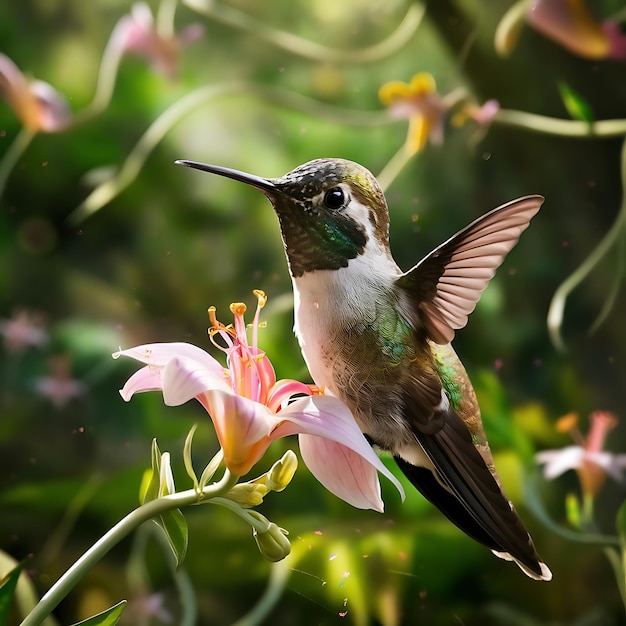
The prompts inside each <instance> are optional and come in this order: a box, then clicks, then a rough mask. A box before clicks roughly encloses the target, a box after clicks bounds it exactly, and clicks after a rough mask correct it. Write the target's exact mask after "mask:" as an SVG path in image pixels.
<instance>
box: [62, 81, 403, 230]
mask: <svg viewBox="0 0 626 626" xmlns="http://www.w3.org/2000/svg"><path fill="white" fill-rule="evenodd" d="M234 94H245V95H247V96H250V95H253V96H256V97H258V98H259V99H261V100H264V101H266V102H269V103H271V104H276V105H278V106H282V107H285V108H289V109H295V110H298V111H301V112H303V113H305V114H308V115H311V116H312V117H320V118H322V119H327V120H329V121H331V122H334V123H336V124H347V125H350V126H379V125H382V124H389V123H390V122H393V121H394V120H391V119H390V118H389V116H388V115H387V114H386V112H384V111H377V112H370V111H351V110H349V109H341V108H340V107H335V106H332V105H328V104H323V103H321V102H318V101H316V100H314V99H312V98H307V97H305V96H301V95H299V94H295V93H291V92H288V91H284V90H282V89H276V88H272V87H266V86H263V85H258V84H255V83H246V82H243V81H242V82H232V83H219V84H216V85H209V86H207V87H201V88H199V89H196V90H195V91H192V92H191V93H189V94H187V95H186V96H185V97H184V98H181V99H180V100H178V101H177V102H175V103H174V104H173V105H172V106H171V107H169V108H168V109H167V110H166V111H164V112H163V113H162V114H161V115H160V116H159V117H158V118H157V119H156V120H155V121H154V122H153V123H152V124H151V125H150V126H149V127H148V129H147V130H146V132H145V133H144V134H143V135H142V136H141V138H140V139H139V141H138V142H137V144H136V145H135V147H134V148H133V149H132V150H131V152H130V154H129V155H128V157H127V158H126V161H125V162H124V164H123V165H122V167H121V168H120V170H119V172H118V173H117V175H116V176H115V177H113V178H111V179H109V180H107V181H105V182H103V183H102V184H101V185H98V187H96V188H95V189H94V190H93V191H92V192H91V193H90V194H89V195H88V196H87V198H85V200H84V201H83V202H82V203H81V204H80V205H79V206H78V207H77V208H76V209H75V210H74V211H73V212H72V213H71V214H70V215H69V217H68V218H67V219H68V221H69V222H70V223H71V224H72V225H76V224H79V223H80V222H82V221H83V220H85V219H87V218H88V217H90V216H91V215H93V214H94V213H96V211H99V210H100V209H101V208H102V207H104V206H105V205H107V204H108V203H109V202H111V200H112V199H113V198H115V197H116V196H117V195H118V194H119V193H120V192H121V191H122V190H124V189H126V187H128V185H130V184H131V183H132V182H133V181H134V180H135V178H136V177H137V175H138V174H139V172H140V171H141V168H142V166H143V164H144V163H145V161H146V159H147V158H148V155H149V154H150V153H151V152H152V150H154V148H155V147H156V145H157V144H158V143H159V142H160V141H161V139H163V137H164V136H165V135H166V134H167V133H168V132H169V131H170V130H171V129H172V127H173V126H174V125H176V124H177V123H178V122H180V121H181V120H182V119H183V118H184V117H185V116H186V115H188V114H189V113H190V112H191V111H193V110H194V109H195V108H196V107H199V106H200V105H202V104H206V103H208V102H210V101H212V100H214V99H216V98H219V97H223V96H228V95H234Z"/></svg>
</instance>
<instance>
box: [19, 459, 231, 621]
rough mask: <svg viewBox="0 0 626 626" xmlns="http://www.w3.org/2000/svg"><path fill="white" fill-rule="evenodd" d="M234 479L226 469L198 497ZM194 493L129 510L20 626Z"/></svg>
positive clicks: (223, 490) (210, 495)
mask: <svg viewBox="0 0 626 626" xmlns="http://www.w3.org/2000/svg"><path fill="white" fill-rule="evenodd" d="M237 480H238V477H236V476H232V475H231V474H230V472H229V471H228V470H226V471H225V472H224V476H223V477H222V479H221V480H220V481H219V482H217V483H214V484H212V485H209V486H208V487H206V488H205V489H204V490H203V492H202V495H203V497H204V499H207V498H213V497H215V496H219V495H220V494H223V493H227V492H228V491H229V490H230V489H232V487H233V486H234V485H235V484H236V483H237ZM198 497H199V496H198V493H197V492H196V491H195V490H194V489H188V490H186V491H181V492H180V493H175V494H172V495H169V496H163V497H162V498H157V499H156V500H151V501H150V502H146V503H145V504H142V505H141V506H140V507H138V508H136V509H135V510H134V511H131V512H130V513H129V514H128V515H127V516H126V517H124V518H123V519H122V520H120V521H119V522H118V523H117V524H116V525H115V526H113V528H111V530H109V531H108V532H107V533H106V534H105V535H104V536H102V537H101V538H100V539H99V540H98V541H97V542H96V543H95V544H94V545H93V546H91V548H89V550H87V552H85V553H84V554H83V555H82V556H81V557H80V558H79V559H78V560H77V561H76V562H75V563H74V564H73V565H72V566H71V567H70V568H69V569H68V570H67V571H66V572H65V573H64V574H63V576H61V578H59V580H57V582H56V583H55V584H54V585H53V586H52V587H51V588H50V589H49V591H48V592H47V593H46V594H45V595H44V596H43V598H42V599H41V600H40V601H39V603H38V604H37V606H36V607H35V608H34V609H33V610H32V611H31V612H30V613H29V614H28V615H27V616H26V618H25V619H24V620H23V621H22V623H21V626H38V625H39V624H41V623H42V621H43V620H44V619H45V618H46V617H47V616H48V615H49V614H50V613H51V612H52V611H53V610H54V609H55V607H56V606H57V605H58V604H59V602H61V600H63V598H65V596H67V594H68V593H69V592H70V591H71V590H72V589H73V587H74V586H75V585H76V583H78V582H79V581H80V580H81V579H82V578H83V576H84V575H85V573H86V572H87V571H88V570H89V569H90V568H91V567H93V566H94V565H95V564H96V563H97V562H98V561H99V560H100V559H101V558H102V557H103V556H104V555H105V554H107V552H109V551H110V550H111V548H113V546H115V545H117V544H118V543H119V542H120V541H121V540H122V539H124V537H126V536H127V535H129V534H130V533H131V532H132V531H134V530H135V529H137V528H138V527H139V526H141V524H143V523H144V522H147V521H148V520H150V519H152V518H153V517H155V516H157V515H160V514H161V513H165V512H166V511H171V510H173V509H178V508H180V507H182V506H187V505H190V504H196V503H197V502H198Z"/></svg>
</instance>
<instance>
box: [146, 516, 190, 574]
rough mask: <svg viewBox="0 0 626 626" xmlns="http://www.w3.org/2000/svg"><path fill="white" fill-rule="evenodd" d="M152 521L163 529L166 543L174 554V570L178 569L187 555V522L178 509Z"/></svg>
mask: <svg viewBox="0 0 626 626" xmlns="http://www.w3.org/2000/svg"><path fill="white" fill-rule="evenodd" d="M154 521H155V523H156V524H158V525H159V526H160V527H161V528H162V529H163V532H164V533H165V536H166V538H167V542H168V544H169V546H170V548H171V550H172V552H173V553H174V558H175V559H176V569H178V568H179V567H180V566H181V565H182V564H183V561H184V560H185V555H186V554H187V543H188V540H189V529H188V528H187V520H186V519H185V516H184V515H183V514H182V513H181V511H180V509H174V510H172V511H167V512H166V513H162V514H161V515H159V517H158V518H155V520H154Z"/></svg>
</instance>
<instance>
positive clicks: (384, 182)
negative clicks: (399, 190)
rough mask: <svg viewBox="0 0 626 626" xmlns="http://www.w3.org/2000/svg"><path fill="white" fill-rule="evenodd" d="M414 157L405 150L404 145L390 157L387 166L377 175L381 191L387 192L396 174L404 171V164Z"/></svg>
mask: <svg viewBox="0 0 626 626" xmlns="http://www.w3.org/2000/svg"><path fill="white" fill-rule="evenodd" d="M413 155H414V153H412V152H411V151H410V150H408V149H407V146H406V143H405V144H403V145H402V146H401V147H400V149H399V150H398V151H397V152H396V153H395V154H394V155H393V156H392V157H391V159H390V160H389V161H388V163H387V165H385V167H384V168H383V169H382V171H381V172H380V174H379V175H378V177H377V178H378V183H379V184H380V188H381V189H382V190H383V191H387V189H389V187H390V186H391V183H393V181H394V180H395V179H396V178H397V176H398V174H400V172H401V171H402V170H403V169H404V167H405V166H406V164H407V163H408V162H409V161H410V160H411V157H412V156H413Z"/></svg>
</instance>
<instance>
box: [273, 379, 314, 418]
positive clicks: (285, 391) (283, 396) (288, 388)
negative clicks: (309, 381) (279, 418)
mask: <svg viewBox="0 0 626 626" xmlns="http://www.w3.org/2000/svg"><path fill="white" fill-rule="evenodd" d="M296 394H299V395H307V396H310V395H311V388H310V387H309V386H308V385H305V384H304V383H301V382H299V381H297V380H290V379H288V378H285V379H283V380H279V381H278V382H276V383H274V385H272V387H271V388H270V390H269V392H268V394H267V405H268V406H269V407H270V409H272V411H274V413H276V412H277V411H278V409H280V408H281V407H282V406H283V404H285V405H286V402H287V400H289V398H291V397H292V396H295V395H296Z"/></svg>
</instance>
